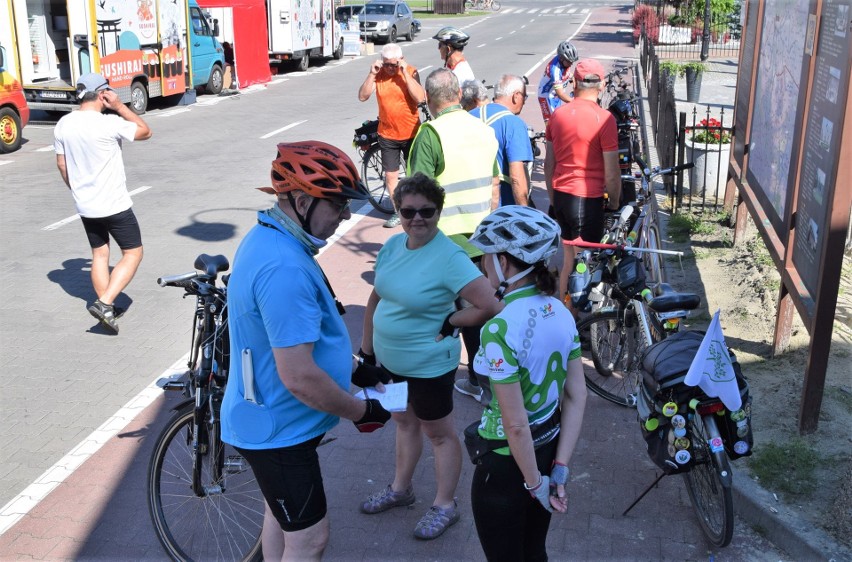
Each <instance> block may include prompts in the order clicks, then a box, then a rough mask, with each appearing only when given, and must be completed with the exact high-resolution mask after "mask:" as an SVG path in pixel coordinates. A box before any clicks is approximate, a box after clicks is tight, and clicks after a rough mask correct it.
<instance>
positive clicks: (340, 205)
mask: <svg viewBox="0 0 852 562" xmlns="http://www.w3.org/2000/svg"><path fill="white" fill-rule="evenodd" d="M326 201H328V204H329V205H331V206H332V207H334V210H335V211H337V214H339V215H342V214H343V212H344V211H345V210H346V209H348V208H349V204H350V203H351V202H352V201H351V200H349V199H326Z"/></svg>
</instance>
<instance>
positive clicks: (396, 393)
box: [356, 382, 408, 412]
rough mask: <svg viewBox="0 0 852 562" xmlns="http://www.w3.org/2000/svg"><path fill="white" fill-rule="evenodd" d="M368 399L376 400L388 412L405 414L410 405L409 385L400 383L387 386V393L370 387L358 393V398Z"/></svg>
mask: <svg viewBox="0 0 852 562" xmlns="http://www.w3.org/2000/svg"><path fill="white" fill-rule="evenodd" d="M365 392H366V394H367V396H366V398H375V399H376V400H378V401H379V403H381V405H382V407H383V408H384V409H385V410H387V411H388V412H404V411H405V409H406V406H407V405H408V383H407V382H398V383H396V384H386V385H385V391H384V392H379V391H378V390H376V389H375V388H374V387H372V386H369V387H367V388H365V389H364V390H363V391H358V393H357V394H356V396H357V397H358V398H361V399H362V400H365V399H366V398H365V397H364V393H365Z"/></svg>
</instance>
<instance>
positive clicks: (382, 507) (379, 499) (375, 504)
mask: <svg viewBox="0 0 852 562" xmlns="http://www.w3.org/2000/svg"><path fill="white" fill-rule="evenodd" d="M414 500H415V497H414V488H413V486H409V487H408V489H407V490H405V491H404V492H394V491H393V489H392V488H391V487H390V484H388V487H387V488H385V489H384V490H382V491H381V492H376V493H375V494H373V495H371V496H370V497H369V498H367V501H365V502H364V503H362V504H361V513H381V512H382V511H387V510H388V509H390V508H392V507H403V506H406V505H411V504H413V503H414Z"/></svg>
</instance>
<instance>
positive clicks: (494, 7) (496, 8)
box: [491, 0, 503, 12]
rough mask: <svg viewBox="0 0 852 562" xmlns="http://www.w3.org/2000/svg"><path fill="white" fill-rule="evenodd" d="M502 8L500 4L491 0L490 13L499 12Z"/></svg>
mask: <svg viewBox="0 0 852 562" xmlns="http://www.w3.org/2000/svg"><path fill="white" fill-rule="evenodd" d="M502 7H503V5H502V4H500V2H498V1H497V0H491V10H492V11H494V12H499V11H500V8H502Z"/></svg>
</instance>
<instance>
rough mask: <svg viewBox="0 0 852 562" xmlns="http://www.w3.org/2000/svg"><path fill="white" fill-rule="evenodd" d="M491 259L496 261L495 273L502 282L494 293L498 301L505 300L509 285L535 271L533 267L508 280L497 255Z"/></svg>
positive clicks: (492, 255)
mask: <svg viewBox="0 0 852 562" xmlns="http://www.w3.org/2000/svg"><path fill="white" fill-rule="evenodd" d="M491 259H492V260H494V271H496V272H497V279H499V280H500V286H499V287H497V291H495V292H494V296H495V297H497V300H498V301H501V300H503V295H505V294H506V290H507V289H508V288H509V285H511V284H512V283H515V282H517V281H520V280H521V279H523V278H524V277H526V276H527V274H528V273H530V272H531V271H532V270H533V269H535V266H534V265H531V266H529V267H528V268H526V269H525V270H523V271H520V272H518V273H516V274H514V275H512V276H511V277H509V278H508V279H506V276H505V275H503V268H501V267H500V258H499V257H497V254H491Z"/></svg>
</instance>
